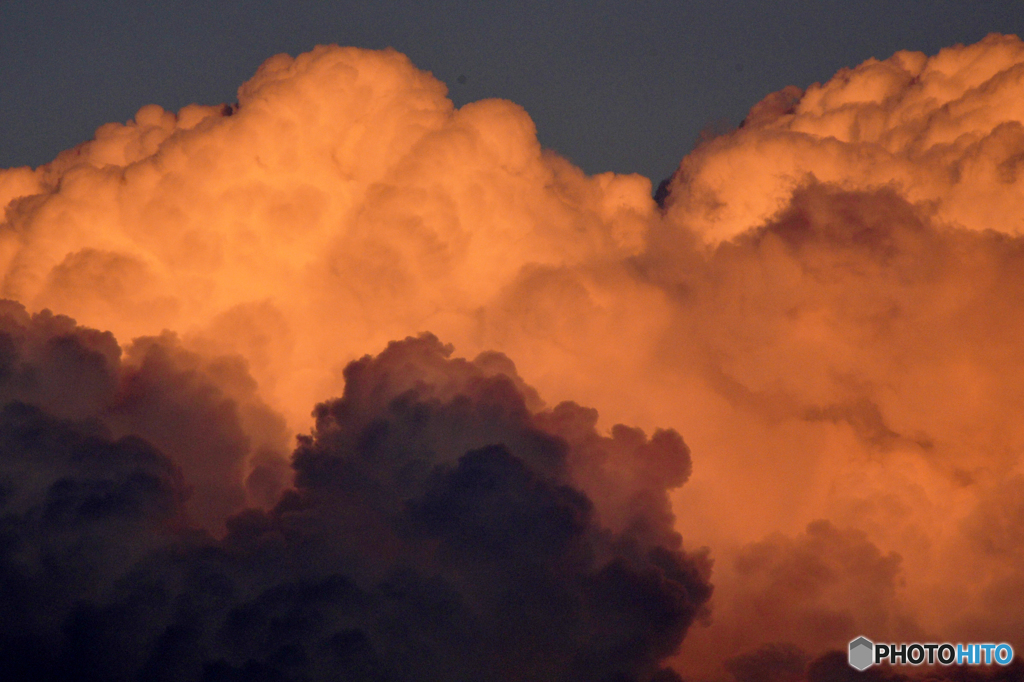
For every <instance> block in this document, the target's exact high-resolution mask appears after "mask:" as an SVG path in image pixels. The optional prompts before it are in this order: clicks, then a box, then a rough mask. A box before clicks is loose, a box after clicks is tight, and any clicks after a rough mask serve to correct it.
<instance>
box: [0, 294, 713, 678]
mask: <svg viewBox="0 0 1024 682" xmlns="http://www.w3.org/2000/svg"><path fill="white" fill-rule="evenodd" d="M3 319H4V320H5V324H6V325H7V327H6V328H7V329H8V330H9V333H8V334H7V335H6V336H4V337H3V338H4V339H5V343H6V349H7V350H8V351H9V352H8V353H7V354H6V355H5V356H4V360H5V367H7V368H8V370H7V374H6V376H8V377H9V379H8V381H7V383H6V384H4V385H5V386H8V387H9V386H16V387H17V386H21V384H18V383H17V382H15V381H14V379H12V378H10V377H22V379H19V381H21V382H22V384H24V385H25V386H29V387H35V388H34V389H33V390H34V392H32V391H30V390H29V389H28V388H24V387H22V388H19V389H17V390H15V389H11V390H12V391H13V393H12V395H13V394H17V393H18V391H20V392H21V394H22V395H24V396H26V397H31V398H32V401H33V402H35V403H36V404H34V405H30V404H27V403H26V402H25V401H19V400H18V399H16V398H8V402H7V406H6V407H5V408H4V409H3V411H2V412H0V455H2V459H0V475H2V478H0V481H2V487H0V518H2V526H0V527H2V529H3V533H2V540H3V542H2V544H0V579H2V582H3V587H4V593H5V594H9V595H12V598H11V599H9V600H5V603H4V605H3V607H0V608H2V615H3V619H2V621H0V623H2V625H0V653H2V660H0V673H2V674H3V677H4V678H5V679H26V680H31V679H39V680H64V679H75V680H107V681H110V680H207V681H213V680H437V681H441V680H444V681H453V680H479V679H492V680H528V679H546V680H588V681H590V680H620V679H621V680H671V679H677V677H676V676H675V675H674V673H671V672H670V671H668V670H665V669H663V668H662V661H663V660H664V659H665V658H667V657H668V656H670V655H671V654H673V653H674V652H675V651H676V649H677V647H678V646H679V644H680V642H681V641H682V638H683V636H684V635H685V633H686V631H687V629H688V627H689V626H690V624H691V623H692V622H693V620H694V619H695V618H696V617H698V616H699V615H701V614H702V613H703V612H704V608H705V604H706V602H707V600H708V598H709V596H710V586H709V584H708V575H709V564H708V562H707V559H706V558H705V557H704V555H703V554H697V555H687V554H685V553H684V552H683V551H682V548H681V542H680V539H679V536H678V535H677V534H676V533H675V532H674V531H673V530H672V524H673V518H672V515H671V512H670V507H669V505H668V501H667V497H666V494H667V488H671V487H676V486H678V485H681V484H682V483H683V481H685V479H686V477H687V476H688V474H689V467H690V464H689V452H688V450H687V448H686V446H685V444H684V443H683V442H682V439H681V438H679V436H678V435H677V434H675V432H671V431H660V432H658V433H656V434H655V435H654V436H653V437H651V438H647V437H646V436H645V435H644V434H643V433H642V432H640V431H639V430H636V429H629V428H627V427H624V426H617V427H615V429H613V431H612V433H611V435H610V436H608V437H605V436H600V435H598V433H597V432H596V431H595V429H594V426H595V423H596V414H595V413H594V412H593V411H592V410H588V409H585V408H582V407H579V406H577V405H574V404H570V403H564V404H562V405H559V406H558V407H557V408H555V409H554V410H551V411H544V410H542V409H541V408H540V401H539V398H538V397H537V396H536V394H535V393H534V392H533V391H532V390H531V389H529V388H528V387H526V386H525V385H524V384H523V383H522V381H521V379H519V377H518V376H517V375H516V373H515V368H514V366H513V365H512V363H511V362H510V361H508V359H507V358H504V356H500V355H497V354H493V353H491V354H485V355H483V356H481V357H480V358H478V359H477V360H475V361H472V362H470V361H466V360H461V359H451V358H450V355H451V353H452V349H451V347H445V346H443V345H442V344H441V343H440V342H439V341H438V340H437V339H436V338H434V337H432V336H421V337H419V338H410V339H407V340H405V341H402V342H394V343H392V344H391V345H389V346H388V348H387V349H386V350H385V351H384V352H383V353H381V354H380V355H379V356H377V357H369V356H368V357H365V358H363V359H362V360H359V361H357V362H354V363H352V364H350V365H349V366H348V368H347V369H346V371H345V378H346V388H345V393H344V395H343V396H342V397H341V398H339V399H336V400H332V401H328V402H326V403H322V404H320V405H318V406H317V408H316V410H315V412H314V415H315V417H316V426H315V428H314V430H313V431H312V433H310V435H308V436H304V437H302V438H300V442H299V446H298V448H297V450H296V451H295V454H294V459H293V468H294V474H295V477H294V482H295V485H294V487H293V488H291V489H289V490H288V491H286V492H285V493H284V494H283V495H281V497H280V499H279V501H278V502H277V503H276V505H274V506H273V507H272V508H270V509H268V510H260V509H256V508H252V509H248V510H245V511H242V512H241V513H238V514H235V515H234V516H231V517H229V518H228V519H227V523H226V528H227V532H226V535H225V536H224V537H223V538H221V539H217V538H215V537H213V536H212V535H209V534H207V533H206V532H204V531H200V530H196V529H195V526H193V525H192V521H191V518H190V514H191V513H192V512H194V511H195V509H196V507H195V505H192V506H190V503H189V501H188V496H189V494H190V492H191V493H192V494H199V495H201V496H202V495H209V496H212V495H214V494H215V492H216V491H217V490H220V491H221V492H222V493H223V491H224V490H225V489H224V488H223V487H221V488H218V487H217V485H219V484H216V483H210V482H211V481H217V480H221V479H225V478H227V479H231V480H234V481H236V482H240V481H241V478H240V477H239V475H238V473H239V472H238V466H239V462H243V461H244V457H245V456H246V454H247V453H248V451H249V449H251V448H249V447H248V446H247V445H246V443H245V442H244V441H245V440H246V438H247V436H246V431H245V428H244V423H245V419H244V418H243V416H241V415H242V413H243V412H244V410H242V409H241V408H239V407H238V403H236V402H234V401H232V400H231V399H230V398H229V397H228V394H229V392H230V391H231V390H233V389H231V382H230V381H227V379H226V378H225V376H218V371H220V372H221V374H222V375H223V374H225V373H226V375H228V376H234V377H235V378H236V379H237V378H238V372H239V371H240V370H239V368H237V367H236V368H227V369H225V367H224V366H223V363H224V362H227V361H220V365H218V363H216V362H211V361H207V360H204V359H202V358H200V357H199V356H195V355H190V354H188V353H187V352H185V351H183V350H182V349H181V348H180V347H178V346H177V345H176V344H175V342H174V340H173V339H171V338H155V339H145V340H141V341H138V342H136V343H135V344H134V345H133V346H131V349H130V350H129V352H128V353H127V357H126V358H125V359H124V360H123V361H122V360H121V359H120V358H119V357H118V353H117V352H116V348H117V346H116V343H115V342H114V340H113V338H112V337H111V336H110V335H102V334H97V333H94V332H91V331H89V330H83V329H80V328H77V327H75V326H74V324H73V322H72V321H70V320H68V319H67V318H58V317H52V316H47V315H42V316H36V318H29V317H28V316H27V315H25V313H24V311H21V310H18V309H14V308H12V309H11V311H9V314H8V315H7V317H6V318H3ZM104 351H105V352H104ZM53 364H58V365H59V367H60V368H61V371H60V372H56V371H55V370H54V368H53V367H52V365H53ZM25 377H33V378H32V380H31V381H30V380H29V379H28V378H25ZM82 377H86V379H83V378H82ZM60 381H67V382H68V383H69V385H70V386H71V388H69V390H71V391H72V396H76V395H77V396H85V397H78V398H75V400H68V399H64V400H58V399H56V398H52V396H53V395H57V394H58V393H60V391H56V389H54V388H53V386H52V385H51V383H52V382H60ZM47 382H51V383H47ZM242 383H244V382H242ZM75 387H77V389H78V392H77V393H74V389H75ZM234 390H235V392H236V393H237V392H238V390H239V389H238V387H237V386H235V389H234ZM52 412H59V413H61V414H62V416H57V415H55V414H52ZM68 415H73V418H72V416H68ZM158 415H166V417H165V420H164V421H163V422H161V421H160V420H159V419H158V418H157V417H158ZM130 428H134V429H135V430H136V432H137V433H138V434H141V435H145V436H146V440H143V438H141V437H140V436H139V435H125V436H123V437H118V435H117V432H118V430H119V429H120V430H129V429H130ZM151 443H154V444H157V445H159V446H160V449H157V447H155V446H154V445H152V444H151ZM188 443H192V444H193V448H194V449H193V450H189V449H188V447H187V444H188ZM218 451H220V453H221V459H217V456H218ZM225 452H226V453H227V454H224V453H225ZM622 468H631V469H634V470H635V472H634V474H633V475H632V477H631V478H630V479H628V480H626V481H625V482H624V485H623V490H622V491H620V492H618V493H616V494H614V495H613V494H611V493H610V490H611V487H612V486H610V485H609V481H608V479H609V478H610V477H611V476H614V475H618V472H619V471H620V469H622ZM211 486H212V487H211ZM588 486H593V487H594V490H595V494H594V496H593V497H592V496H591V494H590V488H589V487H588ZM238 490H241V488H238ZM228 504H231V505H234V504H237V502H236V501H235V500H233V499H229V500H227V501H226V502H225V507H224V508H222V509H221V510H220V511H221V512H223V509H226V508H227V505H228Z"/></svg>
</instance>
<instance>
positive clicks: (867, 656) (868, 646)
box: [850, 637, 875, 670]
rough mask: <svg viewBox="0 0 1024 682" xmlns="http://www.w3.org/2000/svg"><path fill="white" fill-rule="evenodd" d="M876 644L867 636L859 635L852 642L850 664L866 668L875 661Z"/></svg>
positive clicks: (862, 668) (858, 667)
mask: <svg viewBox="0 0 1024 682" xmlns="http://www.w3.org/2000/svg"><path fill="white" fill-rule="evenodd" d="M874 658H875V645H874V643H873V642H872V641H871V640H870V639H868V638H867V637H858V638H857V639H855V640H853V641H852V642H850V666H851V667H854V668H856V669H857V670H866V669H867V668H868V667H870V666H871V664H872V663H873V662H874Z"/></svg>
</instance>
